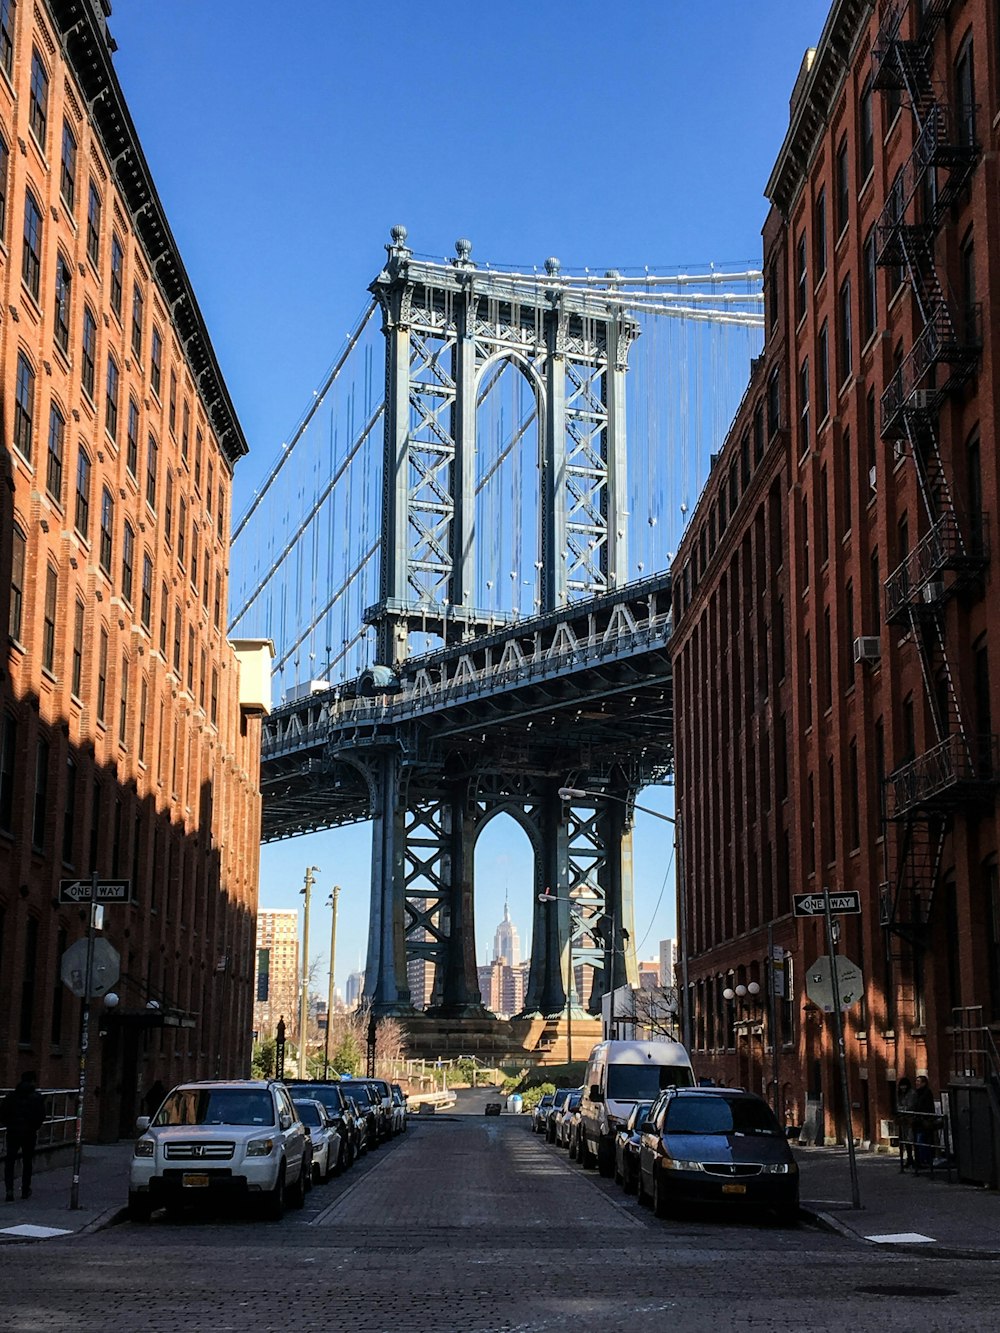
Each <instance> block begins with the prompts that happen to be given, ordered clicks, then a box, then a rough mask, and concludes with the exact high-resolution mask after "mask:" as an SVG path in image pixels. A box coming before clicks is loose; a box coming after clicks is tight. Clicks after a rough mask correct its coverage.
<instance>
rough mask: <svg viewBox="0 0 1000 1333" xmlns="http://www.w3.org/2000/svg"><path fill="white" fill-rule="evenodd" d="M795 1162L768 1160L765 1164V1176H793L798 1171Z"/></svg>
mask: <svg viewBox="0 0 1000 1333" xmlns="http://www.w3.org/2000/svg"><path fill="white" fill-rule="evenodd" d="M798 1169H799V1168H798V1167H797V1166H796V1165H795V1163H794V1162H767V1163H765V1165H764V1175H765V1176H791V1175H794V1174H795V1172H796V1171H798Z"/></svg>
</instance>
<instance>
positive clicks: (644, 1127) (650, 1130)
mask: <svg viewBox="0 0 1000 1333" xmlns="http://www.w3.org/2000/svg"><path fill="white" fill-rule="evenodd" d="M639 1133H640V1134H655V1133H656V1126H655V1125H654V1124H653V1122H652V1120H644V1121H643V1122H642V1124H641V1125H640V1126H639Z"/></svg>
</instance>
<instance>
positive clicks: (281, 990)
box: [253, 908, 301, 1043]
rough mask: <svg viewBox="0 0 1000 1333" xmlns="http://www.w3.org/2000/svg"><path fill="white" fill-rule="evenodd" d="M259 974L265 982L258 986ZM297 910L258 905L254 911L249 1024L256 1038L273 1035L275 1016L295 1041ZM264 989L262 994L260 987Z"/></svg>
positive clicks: (298, 983)
mask: <svg viewBox="0 0 1000 1333" xmlns="http://www.w3.org/2000/svg"><path fill="white" fill-rule="evenodd" d="M262 977H263V978H264V979H266V986H262V984H261V983H262ZM300 985H301V973H300V968H299V913H298V912H297V911H296V910H295V909H293V908H280V909H274V908H260V909H259V910H258V912H257V976H256V982H255V989H254V995H255V996H256V998H255V1000H254V1008H253V1026H254V1031H255V1032H256V1034H257V1040H258V1041H263V1040H265V1039H266V1038H268V1037H273V1036H274V1035H275V1033H276V1031H277V1026H278V1021H279V1019H282V1018H283V1019H284V1020H285V1036H286V1038H288V1039H289V1040H291V1041H295V1042H296V1043H297V1042H298V1030H299V986H300ZM265 989H266V992H267V993H266V995H262V991H263V990H265Z"/></svg>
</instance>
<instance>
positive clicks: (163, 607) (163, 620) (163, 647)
mask: <svg viewBox="0 0 1000 1333" xmlns="http://www.w3.org/2000/svg"><path fill="white" fill-rule="evenodd" d="M169 596H170V590H169V589H168V587H167V585H166V584H165V583H163V584H161V585H160V655H161V657H162V658H163V660H164V661H166V660H167V617H168V615H169V609H168V602H167V599H168V598H169Z"/></svg>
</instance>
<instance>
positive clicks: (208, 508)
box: [205, 405, 764, 518]
mask: <svg viewBox="0 0 1000 1333" xmlns="http://www.w3.org/2000/svg"><path fill="white" fill-rule="evenodd" d="M757 411H758V413H759V412H760V407H759V405H758V408H757ZM754 429H755V430H756V418H755V424H754ZM761 433H762V435H763V426H762V427H761ZM763 450H764V442H763V439H762V440H761V452H762V453H763ZM214 491H215V466H214V464H213V463H212V462H209V464H208V480H207V481H206V483H205V513H206V514H208V516H209V518H211V517H212V497H213V494H214Z"/></svg>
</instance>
